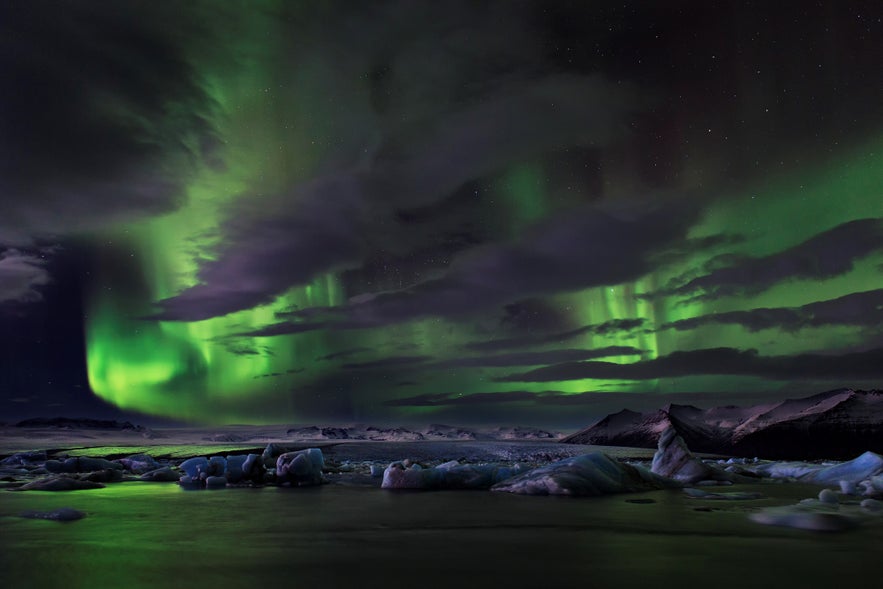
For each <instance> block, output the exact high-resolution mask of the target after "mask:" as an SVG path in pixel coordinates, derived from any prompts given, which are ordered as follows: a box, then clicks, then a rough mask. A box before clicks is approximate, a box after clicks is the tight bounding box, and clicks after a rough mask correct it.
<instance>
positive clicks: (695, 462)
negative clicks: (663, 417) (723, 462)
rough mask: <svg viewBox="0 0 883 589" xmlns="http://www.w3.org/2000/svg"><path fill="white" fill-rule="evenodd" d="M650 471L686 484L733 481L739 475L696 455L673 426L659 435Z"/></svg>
mask: <svg viewBox="0 0 883 589" xmlns="http://www.w3.org/2000/svg"><path fill="white" fill-rule="evenodd" d="M650 471H651V472H653V473H655V474H658V475H660V476H663V477H667V478H671V479H675V480H677V481H681V482H682V483H686V484H693V483H696V482H698V481H703V480H714V481H731V480H734V479H735V478H736V477H737V475H734V474H731V473H728V472H726V471H724V470H722V469H721V468H719V467H717V466H712V465H710V464H705V463H704V462H702V461H701V460H700V459H699V458H697V457H696V456H694V455H693V453H692V452H690V449H689V448H687V444H686V443H684V439H683V438H682V437H681V436H679V435H678V434H677V432H676V431H675V430H674V429H673V428H671V427H669V428H666V430H665V431H664V432H662V435H660V436H659V443H658V447H657V449H656V453H655V454H654V455H653V463H652V465H651V466H650Z"/></svg>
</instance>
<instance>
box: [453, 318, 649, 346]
mask: <svg viewBox="0 0 883 589" xmlns="http://www.w3.org/2000/svg"><path fill="white" fill-rule="evenodd" d="M645 323H646V320H645V319H643V318H640V317H638V318H634V319H611V320H610V321H605V322H604V323H595V324H592V325H584V326H583V327H579V328H577V329H571V330H569V331H562V332H560V333H553V334H550V335H544V336H530V335H527V336H523V337H512V338H506V339H496V340H488V341H483V342H472V343H468V344H466V345H465V346H464V347H465V348H467V349H470V350H476V351H482V352H492V351H497V350H508V349H513V348H530V347H534V346H542V345H547V344H560V343H562V342H565V341H567V340H571V339H574V338H576V337H579V336H581V335H585V334H593V335H601V336H612V335H626V334H629V333H632V332H634V331H635V330H637V329H640V328H642V327H643V326H644V324H645Z"/></svg>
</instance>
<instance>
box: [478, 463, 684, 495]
mask: <svg viewBox="0 0 883 589" xmlns="http://www.w3.org/2000/svg"><path fill="white" fill-rule="evenodd" d="M679 486H681V484H680V483H679V482H678V481H675V480H673V479H669V478H666V477H662V476H659V475H657V474H654V473H652V472H650V471H649V470H647V469H645V468H642V467H640V466H633V465H631V464H625V463H623V462H619V461H617V460H615V459H613V458H611V457H609V456H607V455H606V454H603V453H601V452H595V453H592V454H583V455H581V456H574V457H573V458H567V459H565V460H560V461H558V462H553V463H552V464H548V465H546V466H542V467H540V468H536V469H534V470H531V471H528V472H526V473H524V474H520V475H517V476H514V477H512V478H510V479H508V480H505V481H503V482H501V483H497V484H496V485H494V486H493V487H491V491H503V492H506V493H519V494H524V495H574V496H597V495H608V494H613V493H634V492H638V491H650V490H655V489H668V488H675V487H679Z"/></svg>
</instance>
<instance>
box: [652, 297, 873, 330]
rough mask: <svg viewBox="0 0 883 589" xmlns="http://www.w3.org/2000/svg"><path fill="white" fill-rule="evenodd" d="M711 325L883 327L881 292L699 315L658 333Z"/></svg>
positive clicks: (751, 327) (772, 327)
mask: <svg viewBox="0 0 883 589" xmlns="http://www.w3.org/2000/svg"><path fill="white" fill-rule="evenodd" d="M714 324H720V325H726V324H730V325H741V326H742V327H744V328H745V329H747V330H748V331H752V332H753V331H760V330H762V329H782V330H784V331H789V332H794V331H798V330H800V329H805V328H808V327H825V326H838V325H848V326H858V327H874V326H880V325H883V289H877V290H869V291H865V292H857V293H852V294H848V295H844V296H842V297H838V298H836V299H830V300H826V301H817V302H814V303H809V304H806V305H802V306H800V307H775V308H761V309H751V310H748V311H728V312H725V313H712V314H709V315H701V316H699V317H691V318H689V319H681V320H679V321H672V322H670V323H666V324H664V325H663V326H662V327H661V328H660V330H664V329H676V330H678V331H684V330H689V329H696V328H697V327H702V326H705V325H714Z"/></svg>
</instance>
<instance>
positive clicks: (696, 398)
mask: <svg viewBox="0 0 883 589" xmlns="http://www.w3.org/2000/svg"><path fill="white" fill-rule="evenodd" d="M785 394H786V393H783V392H780V391H764V392H751V393H745V392H730V393H717V394H710V393H704V392H703V393H677V392H676V393H668V394H665V395H661V394H660V393H654V392H622V391H585V392H581V393H566V392H563V391H523V390H517V391H487V392H481V393H468V394H463V393H430V394H424V395H414V396H412V397H403V398H400V399H391V400H388V401H385V402H384V403H383V404H384V405H385V406H387V407H466V406H476V405H489V406H494V405H511V404H517V405H529V406H534V407H536V408H541V407H545V408H547V409H549V408H552V407H560V408H567V407H574V408H579V409H582V410H590V411H591V413H589V414H587V415H586V417H585V418H584V423H585V425H589V424H590V423H591V421H592V420H593V418H597V417H601V416H603V415H604V414H605V413H613V412H616V411H620V410H622V409H623V407H628V408H630V409H633V410H634V409H637V410H639V411H648V410H653V409H657V408H659V407H661V406H663V405H665V404H668V403H676V404H690V405H698V406H703V407H712V406H715V405H717V404H721V403H724V402H725V403H734V402H735V403H739V404H742V405H743V406H750V405H753V404H756V403H761V402H769V401H770V399H771V398H776V397H783V396H784V395H785ZM723 399H725V401H722V400H723Z"/></svg>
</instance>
